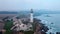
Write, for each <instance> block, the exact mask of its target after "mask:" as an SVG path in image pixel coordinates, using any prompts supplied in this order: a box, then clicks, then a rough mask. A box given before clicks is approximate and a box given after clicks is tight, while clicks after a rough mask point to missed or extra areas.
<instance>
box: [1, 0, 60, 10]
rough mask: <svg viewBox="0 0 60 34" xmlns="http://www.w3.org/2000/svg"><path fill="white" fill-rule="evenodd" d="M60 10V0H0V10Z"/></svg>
mask: <svg viewBox="0 0 60 34" xmlns="http://www.w3.org/2000/svg"><path fill="white" fill-rule="evenodd" d="M31 8H33V9H47V10H60V0H0V11H7V10H8V11H15V10H16V11H17V10H28V9H31Z"/></svg>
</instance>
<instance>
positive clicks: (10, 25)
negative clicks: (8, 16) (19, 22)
mask: <svg viewBox="0 0 60 34" xmlns="http://www.w3.org/2000/svg"><path fill="white" fill-rule="evenodd" d="M12 26H13V22H12V21H9V20H8V21H6V23H5V26H4V29H5V30H6V32H5V34H12V31H11V30H10V29H11V27H12Z"/></svg>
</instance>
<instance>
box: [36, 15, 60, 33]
mask: <svg viewBox="0 0 60 34" xmlns="http://www.w3.org/2000/svg"><path fill="white" fill-rule="evenodd" d="M35 18H37V19H40V20H42V21H41V22H42V23H43V24H45V25H46V26H48V28H49V30H48V32H52V33H54V34H56V32H60V14H42V15H40V16H36V17H35Z"/></svg>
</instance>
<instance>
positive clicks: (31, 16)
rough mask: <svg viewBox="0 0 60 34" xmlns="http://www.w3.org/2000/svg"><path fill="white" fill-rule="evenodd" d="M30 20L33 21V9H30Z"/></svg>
mask: <svg viewBox="0 0 60 34" xmlns="http://www.w3.org/2000/svg"><path fill="white" fill-rule="evenodd" d="M30 22H31V23H33V9H31V11H30Z"/></svg>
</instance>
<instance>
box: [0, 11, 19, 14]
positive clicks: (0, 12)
mask: <svg viewBox="0 0 60 34" xmlns="http://www.w3.org/2000/svg"><path fill="white" fill-rule="evenodd" d="M0 14H18V12H13V11H11V12H10V11H0Z"/></svg>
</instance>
